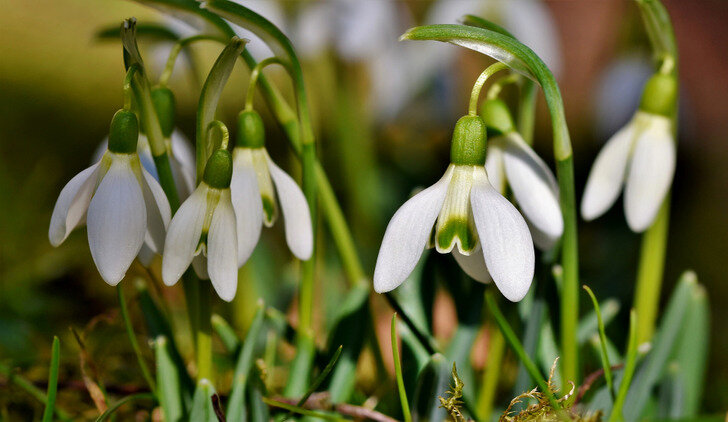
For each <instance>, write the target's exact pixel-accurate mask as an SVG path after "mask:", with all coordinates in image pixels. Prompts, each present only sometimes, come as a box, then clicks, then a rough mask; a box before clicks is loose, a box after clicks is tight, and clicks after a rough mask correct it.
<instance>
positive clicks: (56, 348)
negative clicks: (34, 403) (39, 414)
mask: <svg viewBox="0 0 728 422" xmlns="http://www.w3.org/2000/svg"><path fill="white" fill-rule="evenodd" d="M60 359H61V342H60V340H58V337H56V336H54V337H53V346H52V347H51V366H50V369H49V371H48V393H47V396H46V397H47V401H46V406H45V410H43V422H50V421H52V420H53V411H54V410H55V407H56V393H57V392H58V365H59V364H60Z"/></svg>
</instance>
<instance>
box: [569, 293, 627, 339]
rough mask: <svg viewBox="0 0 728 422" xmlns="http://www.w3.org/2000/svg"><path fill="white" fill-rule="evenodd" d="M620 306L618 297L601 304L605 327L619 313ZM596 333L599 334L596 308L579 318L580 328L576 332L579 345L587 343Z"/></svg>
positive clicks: (600, 308) (600, 309)
mask: <svg viewBox="0 0 728 422" xmlns="http://www.w3.org/2000/svg"><path fill="white" fill-rule="evenodd" d="M619 308H620V306H619V302H618V301H617V300H616V299H607V300H605V301H603V302H602V303H601V304H599V311H600V313H601V315H602V323H603V324H604V327H606V326H608V325H609V323H610V322H612V321H613V320H614V318H615V317H616V316H617V314H618V313H619ZM594 334H599V318H598V317H597V312H596V309H594V310H592V311H590V312H589V313H588V314H586V315H585V316H584V317H582V318H581V320H579V329H578V330H577V332H576V337H577V339H578V341H579V345H580V346H583V345H585V344H586V343H587V342H588V341H589V340H590V339H591V338H592V336H593V335H594Z"/></svg>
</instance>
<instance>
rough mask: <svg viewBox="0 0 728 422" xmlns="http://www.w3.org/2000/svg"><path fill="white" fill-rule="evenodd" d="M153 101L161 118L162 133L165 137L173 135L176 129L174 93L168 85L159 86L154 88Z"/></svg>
mask: <svg viewBox="0 0 728 422" xmlns="http://www.w3.org/2000/svg"><path fill="white" fill-rule="evenodd" d="M152 103H153V104H154V110H155V111H156V112H157V117H158V118H159V126H161V128H162V135H164V137H165V138H169V137H170V136H172V132H173V131H174V111H175V100H174V94H173V93H172V91H171V90H170V89H169V88H167V87H162V86H157V87H154V88H152Z"/></svg>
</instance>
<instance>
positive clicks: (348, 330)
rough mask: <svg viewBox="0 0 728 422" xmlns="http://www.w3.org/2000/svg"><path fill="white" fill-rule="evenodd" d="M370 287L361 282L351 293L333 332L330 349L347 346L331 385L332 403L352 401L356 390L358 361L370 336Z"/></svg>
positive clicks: (337, 365) (339, 312)
mask: <svg viewBox="0 0 728 422" xmlns="http://www.w3.org/2000/svg"><path fill="white" fill-rule="evenodd" d="M369 291H370V287H369V286H368V285H358V286H356V287H354V288H353V289H351V290H350V291H349V292H348V293H347V296H346V298H345V299H344V302H343V303H342V304H341V307H340V308H339V311H338V315H337V317H336V323H335V325H334V328H333V329H332V331H331V335H330V336H329V341H328V343H329V346H328V350H333V348H334V347H337V346H339V345H345V346H346V347H345V348H344V351H343V352H342V354H341V357H339V359H338V363H337V364H336V368H335V369H334V371H333V373H332V374H331V382H330V383H329V387H328V391H329V393H330V395H331V396H330V401H331V403H342V402H346V401H348V400H349V398H350V397H351V394H352V393H353V391H354V387H355V385H356V365H357V362H358V360H359V355H360V354H361V351H362V349H363V348H364V344H365V340H366V337H367V336H366V335H364V334H363V333H365V332H366V331H367V325H368V322H369Z"/></svg>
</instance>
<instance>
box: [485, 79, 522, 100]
mask: <svg viewBox="0 0 728 422" xmlns="http://www.w3.org/2000/svg"><path fill="white" fill-rule="evenodd" d="M520 81H521V75H519V74H518V73H511V74H510V75H505V76H502V77H500V78H498V79H497V80H496V81H495V82H493V85H491V86H490V88H488V93H487V94H486V95H485V98H486V99H488V100H495V99H496V98H498V96H499V95H500V93H501V91H503V87H505V86H506V85H510V84H517V83H519V82H520Z"/></svg>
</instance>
